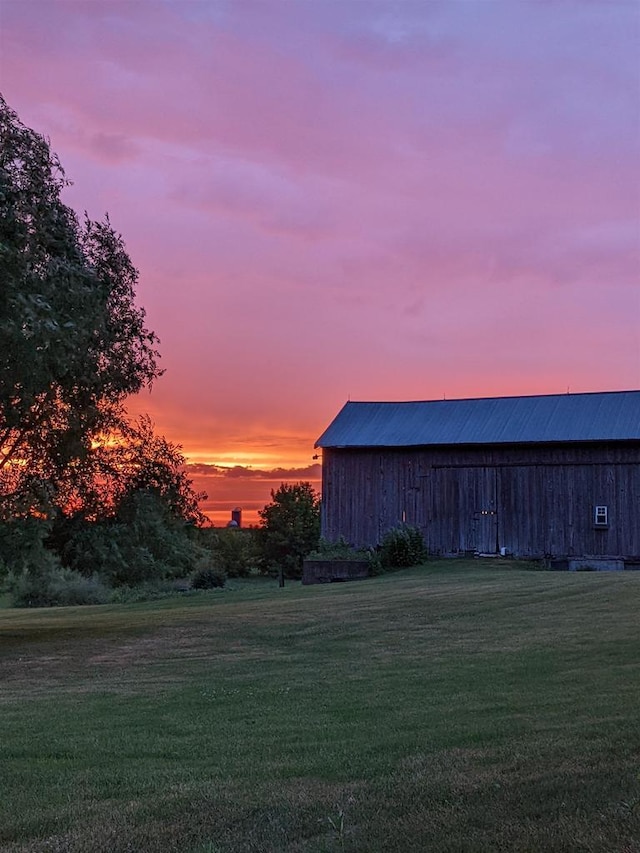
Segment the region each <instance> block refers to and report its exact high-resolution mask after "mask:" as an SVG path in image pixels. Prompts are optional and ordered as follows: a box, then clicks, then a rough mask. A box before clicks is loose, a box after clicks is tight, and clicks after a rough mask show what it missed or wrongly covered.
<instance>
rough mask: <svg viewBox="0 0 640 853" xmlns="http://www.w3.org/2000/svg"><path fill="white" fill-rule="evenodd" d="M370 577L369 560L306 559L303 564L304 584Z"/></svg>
mask: <svg viewBox="0 0 640 853" xmlns="http://www.w3.org/2000/svg"><path fill="white" fill-rule="evenodd" d="M368 577H369V561H368V560H305V561H304V562H303V564H302V583H303V584H312V583H335V582H336V581H358V580H363V579H364V578H368Z"/></svg>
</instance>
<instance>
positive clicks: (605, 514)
mask: <svg viewBox="0 0 640 853" xmlns="http://www.w3.org/2000/svg"><path fill="white" fill-rule="evenodd" d="M593 523H594V524H595V526H596V527H608V526H609V507H608V506H605V505H604V504H599V505H598V506H596V507H595V508H594V512H593Z"/></svg>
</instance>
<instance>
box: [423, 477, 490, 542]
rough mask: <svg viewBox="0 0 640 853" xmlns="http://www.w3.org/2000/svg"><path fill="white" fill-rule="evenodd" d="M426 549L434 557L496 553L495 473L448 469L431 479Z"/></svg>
mask: <svg viewBox="0 0 640 853" xmlns="http://www.w3.org/2000/svg"><path fill="white" fill-rule="evenodd" d="M430 485H431V489H430V515H429V520H428V530H429V542H428V544H429V549H430V550H431V551H433V553H440V554H442V553H444V554H449V553H460V552H463V553H464V552H469V551H471V552H473V551H475V552H478V553H480V554H495V553H496V551H497V550H498V514H497V508H498V505H497V501H496V469H495V468H484V467H478V468H476V467H472V466H469V467H466V466H462V465H461V466H459V467H457V466H453V465H451V466H448V467H444V466H443V467H442V468H434V469H432V472H431V476H430Z"/></svg>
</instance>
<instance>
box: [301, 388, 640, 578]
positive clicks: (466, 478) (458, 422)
mask: <svg viewBox="0 0 640 853" xmlns="http://www.w3.org/2000/svg"><path fill="white" fill-rule="evenodd" d="M316 447H320V448H322V458H323V470H322V535H323V536H324V537H325V538H326V539H328V540H329V541H336V540H337V539H339V538H340V537H344V538H345V539H346V540H347V541H349V542H351V543H353V544H354V545H376V544H378V543H379V542H380V541H381V539H382V536H383V535H384V533H385V532H386V531H387V530H389V529H390V528H392V527H395V526H396V525H398V524H401V523H403V522H404V523H407V524H411V525H415V526H417V527H418V528H420V529H421V530H422V532H423V534H424V538H425V542H426V544H427V547H428V550H429V553H431V554H439V555H456V554H503V555H505V554H508V555H513V556H516V557H527V558H551V559H555V560H558V561H560V562H561V561H563V560H571V559H572V558H573V559H574V562H575V559H576V558H584V559H586V560H589V559H598V560H600V561H601V562H602V561H606V560H610V561H613V562H614V563H615V564H616V566H617V567H620V566H623V565H626V566H628V567H630V566H633V565H636V564H638V563H639V562H640V391H612V392H602V393H589V394H561V395H545V396H527V397H498V398H482V399H461V400H435V401H429V402H401V403H393V402H377V403H376V402H348V403H346V405H345V406H344V407H343V408H342V410H341V411H340V412H339V413H338V415H337V416H336V417H335V419H334V420H333V422H332V423H331V424H330V425H329V427H328V428H327V429H326V430H325V432H324V433H323V434H322V436H321V437H320V438H319V439H318V441H317V442H316Z"/></svg>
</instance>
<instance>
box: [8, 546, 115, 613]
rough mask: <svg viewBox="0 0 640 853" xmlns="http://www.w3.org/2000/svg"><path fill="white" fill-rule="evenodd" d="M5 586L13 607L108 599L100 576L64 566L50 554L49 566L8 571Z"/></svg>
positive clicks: (90, 602) (103, 602) (71, 603)
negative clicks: (86, 575)
mask: <svg viewBox="0 0 640 853" xmlns="http://www.w3.org/2000/svg"><path fill="white" fill-rule="evenodd" d="M7 587H8V590H9V592H10V594H11V599H12V602H13V606H14V607H66V606H71V605H79V604H105V603H106V602H107V601H108V600H109V590H108V589H107V588H106V587H105V586H104V584H103V583H102V582H101V581H100V579H99V578H97V577H95V576H94V577H90V578H86V577H83V576H82V575H81V574H79V573H78V572H74V571H73V570H72V569H65V568H63V567H62V566H60V565H58V564H57V561H56V559H55V557H53V555H52V556H51V562H50V565H49V566H47V567H44V566H41V567H40V570H39V571H33V570H32V571H29V570H24V571H22V572H19V573H16V572H11V573H10V575H9V579H8V583H7Z"/></svg>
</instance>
